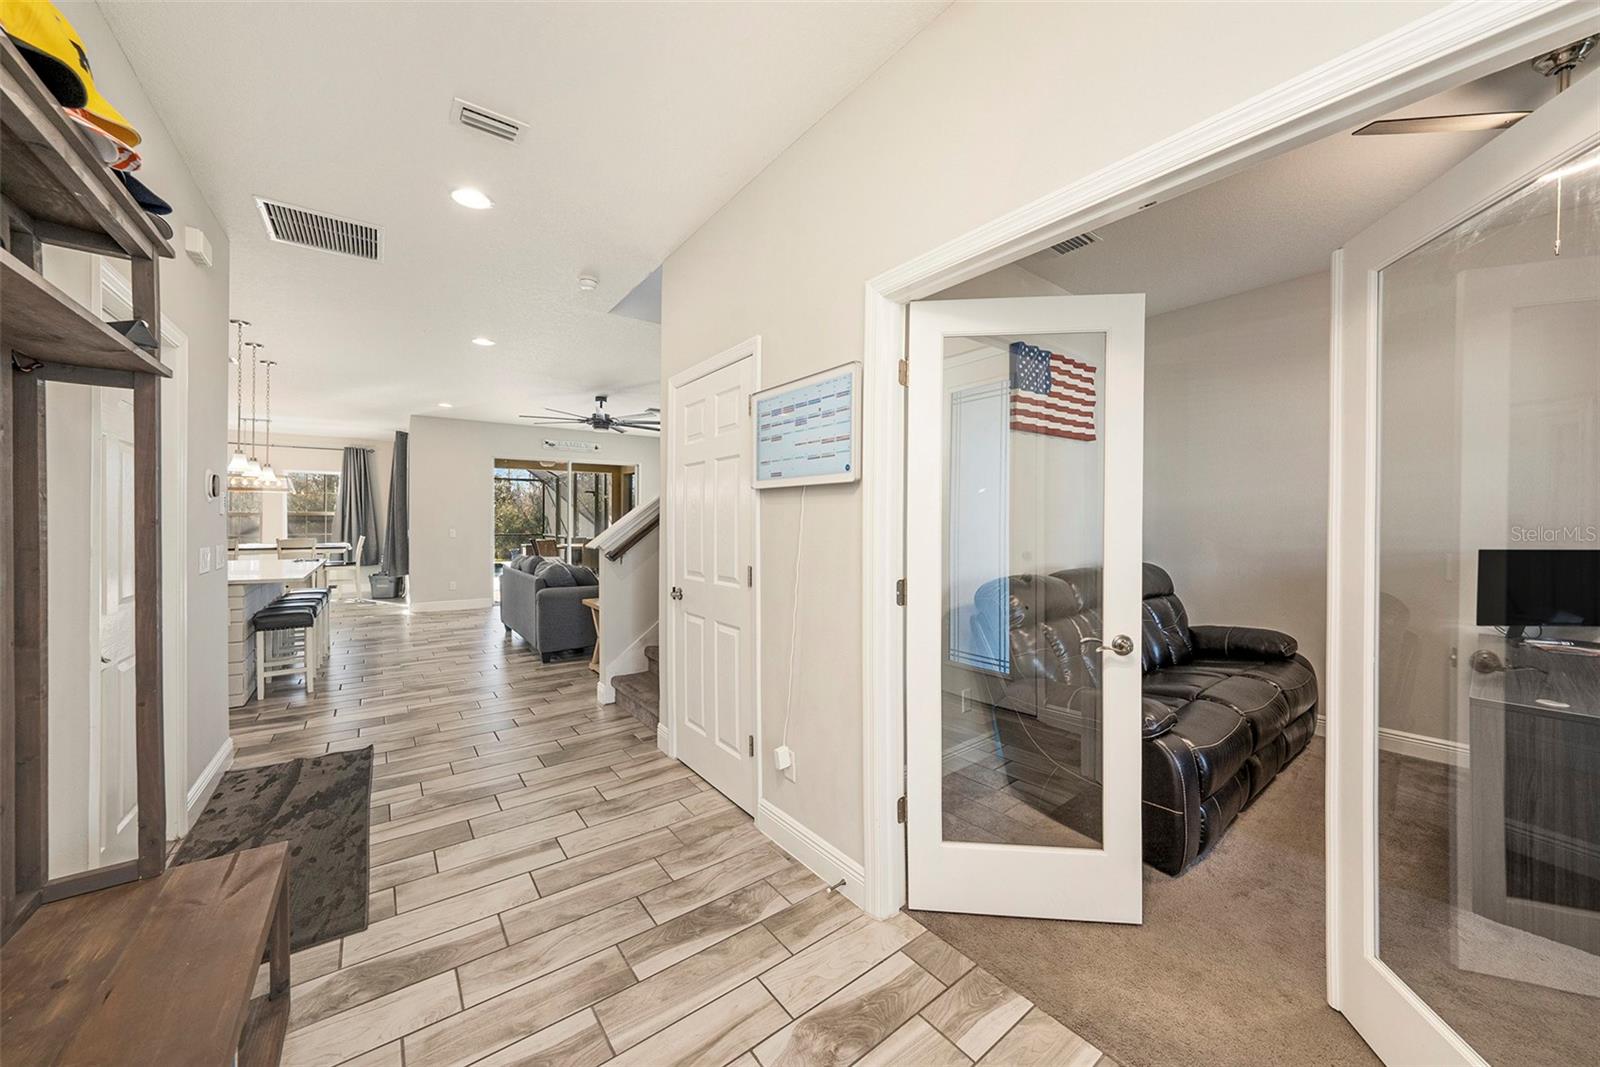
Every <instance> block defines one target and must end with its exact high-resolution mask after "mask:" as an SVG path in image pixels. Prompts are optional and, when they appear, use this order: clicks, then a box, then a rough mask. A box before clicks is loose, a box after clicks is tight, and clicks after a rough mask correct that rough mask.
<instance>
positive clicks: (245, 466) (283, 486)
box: [228, 319, 293, 493]
mask: <svg viewBox="0 0 1600 1067" xmlns="http://www.w3.org/2000/svg"><path fill="white" fill-rule="evenodd" d="M228 321H229V322H231V323H233V325H234V327H235V329H236V331H237V337H236V344H235V355H234V364H235V366H234V372H235V374H236V375H237V379H236V380H237V383H238V384H237V388H236V391H235V395H236V404H237V414H236V415H235V419H234V427H235V432H234V450H233V455H232V456H230V457H229V459H228V491H229V492H231V493H287V492H289V491H290V490H291V489H293V486H291V485H290V484H289V479H287V478H285V477H283V476H282V475H280V474H278V473H277V472H276V471H275V470H273V469H272V368H273V367H274V366H275V365H276V360H266V359H262V358H261V349H263V348H265V347H266V346H265V345H264V344H262V343H261V342H259V341H246V340H245V339H244V328H245V327H246V326H248V325H250V323H249V321H248V320H245V319H229V320H228ZM246 348H248V349H250V418H249V419H246V418H245V416H244V350H245V349H246ZM258 367H266V368H267V413H266V416H265V417H263V418H257V417H256V368H258ZM246 422H249V423H250V452H249V454H248V455H246V454H245V441H244V424H245V423H246ZM262 426H265V427H266V431H265V436H266V450H265V455H266V462H265V463H263V462H262V461H260V460H258V459H257V458H256V435H257V431H258V429H259V428H260V427H262Z"/></svg>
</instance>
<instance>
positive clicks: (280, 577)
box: [228, 556, 325, 585]
mask: <svg viewBox="0 0 1600 1067" xmlns="http://www.w3.org/2000/svg"><path fill="white" fill-rule="evenodd" d="M324 565H325V564H324V563H323V561H322V560H320V559H278V558H277V557H275V556H272V557H266V558H260V559H230V560H229V561H228V584H229V585H266V584H269V583H271V584H276V585H284V584H287V583H290V582H303V581H305V580H306V579H307V578H309V577H311V576H312V575H313V574H315V573H317V571H319V570H321V569H322V567H323V566H324Z"/></svg>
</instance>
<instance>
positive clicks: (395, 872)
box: [369, 852, 439, 892]
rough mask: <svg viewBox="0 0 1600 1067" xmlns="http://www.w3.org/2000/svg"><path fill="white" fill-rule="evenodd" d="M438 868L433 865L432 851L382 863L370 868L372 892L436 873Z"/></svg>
mask: <svg viewBox="0 0 1600 1067" xmlns="http://www.w3.org/2000/svg"><path fill="white" fill-rule="evenodd" d="M438 870H439V868H438V867H437V866H436V865H435V863H434V859H433V853H432V852H419V853H418V854H417V855H415V856H407V857H405V858H404V859H398V860H395V861H393V862H392V863H384V864H381V865H379V866H377V867H374V868H372V874H371V876H370V877H371V882H370V883H369V884H370V886H371V889H372V891H373V892H377V891H378V890H380V889H388V888H389V887H390V886H396V885H399V884H400V883H401V882H409V881H411V880H412V879H414V878H422V877H424V876H426V875H430V874H435V873H437V872H438Z"/></svg>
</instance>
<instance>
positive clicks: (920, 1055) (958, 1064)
mask: <svg viewBox="0 0 1600 1067" xmlns="http://www.w3.org/2000/svg"><path fill="white" fill-rule="evenodd" d="M971 1063H972V1061H971V1060H969V1059H967V1057H966V1056H964V1055H963V1054H962V1052H961V1050H960V1049H958V1048H956V1047H955V1046H954V1045H952V1044H951V1043H950V1040H949V1039H948V1038H946V1037H945V1036H944V1035H943V1034H941V1033H940V1032H939V1031H937V1030H935V1029H934V1028H933V1027H932V1026H931V1025H930V1024H929V1023H928V1021H927V1020H926V1019H924V1018H923V1017H922V1016H920V1015H913V1016H912V1017H911V1018H910V1019H909V1020H907V1021H906V1023H905V1025H904V1026H902V1027H900V1029H898V1030H896V1031H895V1032H894V1033H892V1034H890V1035H889V1036H888V1037H887V1038H885V1039H884V1040H883V1042H882V1043H881V1044H879V1045H878V1047H877V1048H875V1049H873V1050H872V1051H871V1052H869V1053H867V1054H866V1055H865V1056H863V1057H861V1058H860V1059H859V1060H857V1061H856V1067H912V1065H915V1067H968V1065H969V1064H971Z"/></svg>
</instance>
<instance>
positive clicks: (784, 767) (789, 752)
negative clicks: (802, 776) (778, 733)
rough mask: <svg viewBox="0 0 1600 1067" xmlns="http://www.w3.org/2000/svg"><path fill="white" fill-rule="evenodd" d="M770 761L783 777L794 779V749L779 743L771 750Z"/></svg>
mask: <svg viewBox="0 0 1600 1067" xmlns="http://www.w3.org/2000/svg"><path fill="white" fill-rule="evenodd" d="M772 763H773V765H774V766H775V767H777V768H778V771H779V773H781V774H782V775H783V776H784V777H785V778H787V779H788V780H789V781H791V782H792V781H794V749H792V748H790V747H789V746H788V745H779V746H778V747H777V748H775V749H773V750H772Z"/></svg>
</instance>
